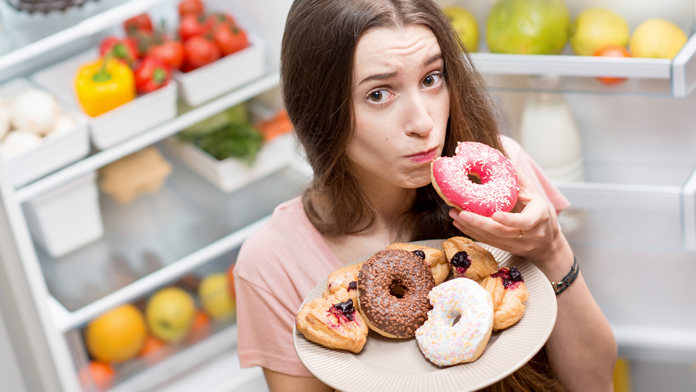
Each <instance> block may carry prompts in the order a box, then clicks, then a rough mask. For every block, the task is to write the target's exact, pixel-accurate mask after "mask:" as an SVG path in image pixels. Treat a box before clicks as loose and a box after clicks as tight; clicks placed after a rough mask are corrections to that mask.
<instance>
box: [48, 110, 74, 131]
mask: <svg viewBox="0 0 696 392" xmlns="http://www.w3.org/2000/svg"><path fill="white" fill-rule="evenodd" d="M75 124H77V122H76V121H75V120H73V118H72V117H70V116H68V115H67V114H63V113H61V114H59V115H58V117H57V118H56V121H55V123H54V124H53V128H51V129H49V131H48V132H47V133H46V134H47V135H51V134H54V133H61V132H66V131H69V130H71V129H73V128H74V127H75Z"/></svg>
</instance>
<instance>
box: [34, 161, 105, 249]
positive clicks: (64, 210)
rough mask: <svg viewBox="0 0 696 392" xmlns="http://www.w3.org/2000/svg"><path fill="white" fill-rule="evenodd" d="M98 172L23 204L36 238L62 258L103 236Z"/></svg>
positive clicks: (42, 246)
mask: <svg viewBox="0 0 696 392" xmlns="http://www.w3.org/2000/svg"><path fill="white" fill-rule="evenodd" d="M96 179H97V174H96V172H93V173H91V174H89V175H87V176H84V177H82V178H80V179H77V180H75V181H73V182H71V183H69V184H66V185H63V186H62V187H60V188H58V189H54V190H53V191H51V192H48V193H46V194H44V195H41V196H38V197H36V198H34V199H31V200H29V201H27V202H26V203H24V204H23V207H24V214H25V215H26V219H27V224H28V226H29V231H30V232H31V235H32V237H33V238H34V241H35V242H36V244H37V245H38V246H40V247H41V248H42V249H43V250H44V251H46V253H48V254H49V255H51V256H52V257H55V258H58V257H62V256H64V255H66V254H68V253H70V252H72V251H73V250H76V249H78V248H80V247H82V246H84V245H87V244H89V243H90V242H92V241H95V240H97V239H99V238H101V237H102V235H103V234H104V225H103V223H102V217H101V210H100V208H99V190H98V189H97V183H96Z"/></svg>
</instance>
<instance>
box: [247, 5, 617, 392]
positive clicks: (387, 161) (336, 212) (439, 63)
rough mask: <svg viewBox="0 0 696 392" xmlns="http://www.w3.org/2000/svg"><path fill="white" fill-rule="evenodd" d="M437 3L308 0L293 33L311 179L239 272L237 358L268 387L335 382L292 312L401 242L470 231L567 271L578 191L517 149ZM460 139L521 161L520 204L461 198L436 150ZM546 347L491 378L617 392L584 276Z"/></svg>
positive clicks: (564, 300)
mask: <svg viewBox="0 0 696 392" xmlns="http://www.w3.org/2000/svg"><path fill="white" fill-rule="evenodd" d="M462 50H463V46H462V45H461V43H460V42H459V41H458V39H457V38H456V35H455V33H454V32H453V30H452V29H451V27H450V26H449V22H448V20H447V19H446V17H445V16H443V14H442V12H441V11H440V9H439V8H438V6H437V5H436V4H434V3H433V2H432V0H351V1H345V0H296V1H295V3H294V4H293V5H292V8H291V9H290V13H289V15H288V19H287V22H286V26H285V34H284V37H283V42H282V53H281V75H282V89H283V94H284V99H285V103H286V106H287V110H288V114H289V115H290V118H291V119H292V122H293V124H294V125H295V128H296V132H297V136H298V138H299V141H300V143H301V144H302V146H303V147H304V149H305V151H306V155H307V159H308V160H309V163H310V164H311V166H312V168H313V169H314V180H313V182H312V184H311V186H310V187H309V189H308V190H307V191H306V192H305V194H304V195H303V196H302V197H298V198H296V199H293V200H291V201H289V202H287V203H284V204H282V205H281V206H279V207H278V208H277V209H276V210H275V212H274V213H273V217H272V218H271V220H270V222H269V223H268V224H267V225H266V226H264V227H263V228H262V229H261V230H260V231H259V232H257V233H256V234H255V235H254V236H252V237H251V238H249V239H248V240H247V241H246V243H245V244H244V246H243V247H242V250H241V252H240V254H239V258H238V262H237V266H236V268H235V284H236V290H237V301H238V302H237V303H238V326H239V347H238V348H239V357H240V361H241V364H242V366H244V367H247V366H261V367H263V369H264V374H265V376H266V380H267V382H268V385H269V387H270V389H271V391H273V392H276V391H303V392H305V391H330V390H331V388H329V387H328V386H326V385H324V384H323V383H321V382H320V381H319V380H317V379H316V378H314V377H312V375H311V374H310V373H309V372H308V371H307V370H306V369H305V368H304V367H303V366H302V363H301V362H300V360H299V359H298V357H297V355H296V353H295V351H294V348H293V343H292V326H293V322H294V317H295V313H296V312H297V310H298V309H299V306H300V304H301V303H302V301H303V299H304V298H305V297H306V296H307V295H308V294H309V292H310V291H311V290H312V289H313V288H314V286H315V285H316V284H317V283H318V282H320V281H321V280H323V279H324V278H325V277H326V276H328V275H329V274H330V273H331V272H333V271H334V270H336V269H338V268H340V267H341V266H343V265H344V264H345V263H348V262H350V261H351V260H354V259H355V258H357V257H360V256H362V255H365V254H368V253H370V252H375V251H377V250H380V249H383V248H384V247H386V246H387V245H389V244H391V243H393V242H396V241H402V242H406V241H415V240H421V239H433V238H447V237H452V236H457V235H462V233H463V234H466V235H468V236H470V237H472V238H474V239H476V240H479V241H482V242H485V243H487V244H490V245H493V246H496V247H498V248H501V249H504V250H507V251H510V252H512V253H515V254H517V255H520V256H523V257H525V258H526V259H527V260H529V261H530V262H532V263H534V264H535V265H536V266H537V267H539V268H540V269H541V271H543V272H544V273H545V274H546V276H547V277H548V279H549V281H553V282H558V281H560V280H561V279H562V278H563V277H564V276H566V274H568V272H569V271H570V270H571V267H572V266H573V254H572V251H571V249H570V246H569V245H568V242H567V241H566V239H565V237H564V236H563V234H562V233H561V232H560V230H559V226H558V223H557V220H556V216H557V213H558V211H560V210H561V209H563V208H566V207H567V206H568V201H567V200H566V199H565V198H564V197H563V195H561V194H560V193H559V192H558V190H557V189H556V188H554V186H553V185H552V184H551V183H550V182H549V180H548V179H547V178H546V177H545V176H544V174H543V172H542V171H541V170H540V168H539V167H538V166H537V165H536V164H535V163H534V162H533V161H532V160H531V158H530V157H529V156H528V155H527V154H526V153H525V152H524V151H522V150H521V148H520V147H519V145H518V144H517V143H515V142H514V141H512V140H511V139H509V138H506V137H503V136H500V135H499V133H498V129H497V125H496V120H495V113H494V109H493V107H492V105H491V102H490V100H489V99H488V97H487V95H486V92H485V88H484V86H483V84H482V83H481V79H480V77H479V75H478V74H477V72H476V71H475V69H474V68H473V66H472V65H471V60H470V59H469V57H468V56H467V55H465V56H464V58H463V60H464V61H462ZM457 141H477V142H481V143H485V144H488V145H489V146H492V147H495V148H497V149H499V150H500V151H502V152H503V153H504V154H506V155H507V157H508V158H510V159H511V160H512V161H513V162H514V163H515V165H516V168H517V171H518V177H519V178H520V196H519V201H518V204H517V206H516V209H515V212H514V213H503V212H498V213H496V214H494V215H493V217H492V218H485V217H481V216H478V215H475V214H471V213H466V212H461V213H457V211H456V210H452V209H451V208H449V207H448V206H447V205H446V204H445V203H444V202H443V201H442V200H441V199H440V197H439V196H438V195H437V194H436V192H435V190H434V189H433V188H432V186H431V185H430V161H431V160H432V159H433V158H435V157H438V156H440V155H446V156H451V155H453V154H454V149H455V147H456V143H457ZM557 299H558V319H557V321H556V325H555V327H554V330H553V332H552V334H551V337H550V338H549V340H548V342H547V343H546V346H545V348H544V349H543V350H541V351H540V352H539V353H538V354H537V356H536V357H535V358H534V359H533V360H532V361H530V362H529V363H528V364H527V365H525V366H524V367H523V368H521V369H520V370H519V371H517V372H516V373H514V374H513V375H511V376H510V377H508V378H506V379H504V380H503V381H501V382H499V383H498V384H496V385H494V386H492V387H490V388H489V390H499V391H512V390H514V391H557V390H563V389H565V390H569V391H576V390H577V391H579V390H583V391H588V390H592V391H605V390H606V391H609V390H612V381H611V380H612V372H613V368H614V363H615V361H616V343H615V341H614V337H613V335H612V332H611V329H610V327H609V325H608V323H607V321H606V319H605V318H604V316H603V315H602V312H601V311H600V309H599V307H598V306H597V304H596V303H595V301H594V300H593V298H592V295H591V294H590V292H589V290H588V289H587V286H586V285H585V282H584V280H583V278H582V275H580V276H579V277H578V278H577V280H575V282H574V283H573V284H572V285H571V286H570V287H568V289H567V290H565V291H564V292H563V293H561V294H560V295H559V296H558V297H557Z"/></svg>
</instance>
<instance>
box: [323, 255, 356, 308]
mask: <svg viewBox="0 0 696 392" xmlns="http://www.w3.org/2000/svg"><path fill="white" fill-rule="evenodd" d="M363 264H365V263H364V262H363V263H358V264H353V265H349V266H346V267H343V268H339V269H337V270H336V271H334V272H332V273H331V275H329V277H328V279H327V280H326V286H327V287H326V290H324V292H323V293H322V294H321V296H322V297H324V298H332V297H333V298H336V299H338V300H339V302H343V301H346V300H348V299H351V300H353V305H354V306H357V304H358V272H360V268H361V267H362V265H363Z"/></svg>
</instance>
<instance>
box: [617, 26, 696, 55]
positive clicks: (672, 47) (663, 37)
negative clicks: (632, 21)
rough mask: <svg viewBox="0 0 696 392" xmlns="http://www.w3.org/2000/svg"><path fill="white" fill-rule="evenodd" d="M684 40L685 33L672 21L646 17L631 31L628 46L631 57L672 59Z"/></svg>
mask: <svg viewBox="0 0 696 392" xmlns="http://www.w3.org/2000/svg"><path fill="white" fill-rule="evenodd" d="M686 41H687V38H686V34H684V32H683V31H682V30H681V29H680V28H679V27H677V25H675V24H674V23H672V22H670V21H667V20H664V19H648V20H646V21H645V22H643V23H641V24H640V25H639V26H638V27H637V28H636V30H635V31H634V32H633V36H632V37H631V42H630V43H629V48H630V50H631V54H632V55H633V57H648V58H659V59H673V58H674V56H676V55H677V53H679V50H681V48H682V46H684V44H685V43H686Z"/></svg>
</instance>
